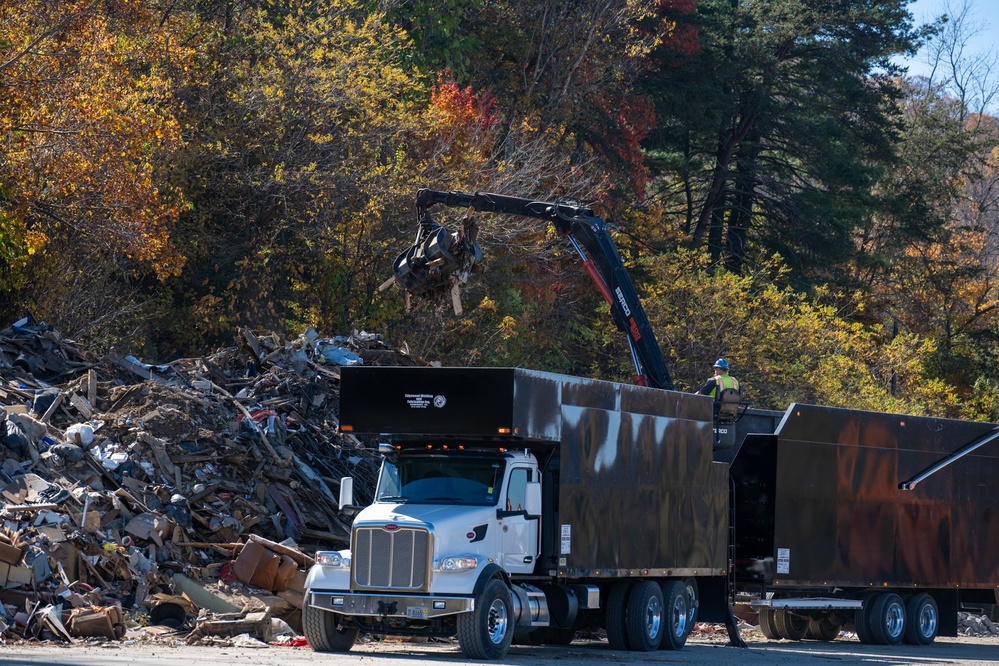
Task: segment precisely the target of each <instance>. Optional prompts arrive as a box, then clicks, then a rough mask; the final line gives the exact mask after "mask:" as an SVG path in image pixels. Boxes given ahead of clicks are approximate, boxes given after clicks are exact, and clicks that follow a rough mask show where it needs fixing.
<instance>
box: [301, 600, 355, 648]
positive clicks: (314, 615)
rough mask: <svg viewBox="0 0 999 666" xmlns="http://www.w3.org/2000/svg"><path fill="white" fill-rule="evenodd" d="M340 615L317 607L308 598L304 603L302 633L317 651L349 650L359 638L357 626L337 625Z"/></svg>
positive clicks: (310, 645)
mask: <svg viewBox="0 0 999 666" xmlns="http://www.w3.org/2000/svg"><path fill="white" fill-rule="evenodd" d="M339 623H340V622H339V615H338V614H337V613H333V612H330V611H325V610H322V609H321V608H316V607H315V606H313V605H312V604H311V603H309V601H308V599H307V600H306V602H305V603H304V604H303V605H302V633H303V634H305V640H307V641H308V642H309V647H311V648H312V649H313V651H315V652H347V651H348V650H350V648H352V647H353V646H354V641H356V640H357V633H358V630H357V627H350V628H348V627H343V626H341V627H340V628H338V627H337V625H338V624H339Z"/></svg>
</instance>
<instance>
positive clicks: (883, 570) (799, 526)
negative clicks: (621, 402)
mask: <svg viewBox="0 0 999 666" xmlns="http://www.w3.org/2000/svg"><path fill="white" fill-rule="evenodd" d="M739 430H740V439H739V444H738V446H737V447H736V449H735V450H734V451H731V452H724V451H722V452H716V457H718V456H719V454H720V456H721V457H725V456H728V457H730V458H731V457H734V461H733V463H732V470H731V471H732V477H733V482H734V488H735V491H734V497H735V511H734V515H735V525H734V531H735V535H736V536H735V567H736V578H737V585H738V589H739V591H740V592H743V593H746V594H749V595H753V596H755V597H756V601H755V603H754V605H755V607H756V608H758V609H759V610H760V624H761V627H762V629H763V631H764V633H765V634H767V635H768V636H770V637H772V638H790V639H797V638H802V637H805V636H809V637H813V638H820V639H826V640H828V639H830V638H833V637H835V636H836V635H837V634H838V633H839V629H840V628H842V627H845V628H847V629H853V630H855V631H856V633H857V635H858V636H859V637H860V639H861V640H862V641H864V642H869V643H888V644H892V643H897V642H900V641H902V640H905V641H907V642H910V643H928V642H930V641H932V640H933V638H934V636H935V635H937V634H939V635H945V636H953V635H956V632H957V612H958V609H959V608H960V607H962V606H963V607H967V608H974V609H983V608H989V607H992V606H994V605H995V604H997V603H999V527H997V525H999V522H997V519H999V495H997V494H996V493H995V492H994V490H992V491H991V492H990V485H991V484H993V483H994V480H995V479H996V478H999V445H996V444H995V443H994V439H993V438H999V434H997V427H996V426H995V425H994V424H990V423H977V422H969V421H957V420H949V419H938V418H927V417H916V416H902V415H897V414H884V413H876V412H867V411H858V410H850V409H837V408H831V407H820V406H814V405H804V404H793V405H791V406H790V407H789V408H788V409H787V411H786V412H783V413H780V412H763V411H752V410H751V411H750V413H749V414H748V415H747V417H746V418H745V419H744V420H743V421H742V422H740V424H739Z"/></svg>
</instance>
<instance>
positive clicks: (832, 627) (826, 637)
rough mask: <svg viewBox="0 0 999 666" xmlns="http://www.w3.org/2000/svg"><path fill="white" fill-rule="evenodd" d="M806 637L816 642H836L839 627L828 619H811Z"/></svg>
mask: <svg viewBox="0 0 999 666" xmlns="http://www.w3.org/2000/svg"><path fill="white" fill-rule="evenodd" d="M805 636H806V637H807V638H811V639H812V640H814V641H834V640H836V637H837V636H839V625H838V624H836V623H835V622H833V621H832V620H830V619H829V618H828V617H820V618H817V619H816V618H809V620H808V631H807V632H806V633H805Z"/></svg>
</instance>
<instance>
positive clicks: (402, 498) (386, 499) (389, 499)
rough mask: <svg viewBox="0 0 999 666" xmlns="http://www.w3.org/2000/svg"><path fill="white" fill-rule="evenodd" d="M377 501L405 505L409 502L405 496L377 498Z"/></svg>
mask: <svg viewBox="0 0 999 666" xmlns="http://www.w3.org/2000/svg"><path fill="white" fill-rule="evenodd" d="M378 501H379V502H400V503H406V502H408V501H409V498H408V497H406V496H405V495H383V496H382V497H379V498H378Z"/></svg>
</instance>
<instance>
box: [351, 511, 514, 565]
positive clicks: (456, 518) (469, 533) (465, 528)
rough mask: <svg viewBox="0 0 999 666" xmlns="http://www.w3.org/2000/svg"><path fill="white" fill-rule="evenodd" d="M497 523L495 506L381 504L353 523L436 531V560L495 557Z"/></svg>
mask: <svg viewBox="0 0 999 666" xmlns="http://www.w3.org/2000/svg"><path fill="white" fill-rule="evenodd" d="M496 522H497V521H496V507H495V506H459V505H454V504H413V503H408V504H391V503H378V504H372V505H370V506H368V507H366V508H365V509H364V510H363V511H361V513H359V514H358V515H357V518H356V519H355V520H354V526H355V527H373V526H376V525H378V526H381V525H389V524H394V525H398V526H399V527H425V528H427V529H428V530H430V531H431V533H432V534H433V542H434V560H435V561H436V560H438V559H440V558H441V557H449V556H455V555H466V554H467V555H471V554H477V555H482V556H485V557H494V556H495V555H496V552H497V548H496V539H497V538H498V536H499V535H498V528H497V526H496Z"/></svg>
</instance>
